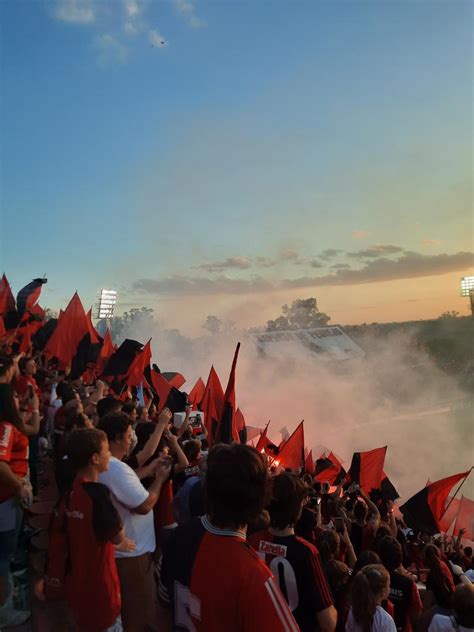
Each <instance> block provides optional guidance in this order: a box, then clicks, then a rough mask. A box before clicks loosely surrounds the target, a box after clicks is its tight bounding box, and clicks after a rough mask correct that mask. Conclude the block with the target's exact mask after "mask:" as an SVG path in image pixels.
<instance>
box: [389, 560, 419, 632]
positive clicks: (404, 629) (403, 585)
mask: <svg viewBox="0 0 474 632" xmlns="http://www.w3.org/2000/svg"><path fill="white" fill-rule="evenodd" d="M390 601H391V602H392V603H393V607H394V617H393V618H394V619H395V625H396V626H397V630H398V631H399V632H411V631H412V625H411V621H412V620H413V619H415V618H416V617H418V615H419V614H420V613H421V611H422V609H423V606H422V604H421V599H420V594H419V592H418V588H417V587H416V584H415V582H414V580H413V579H411V578H410V577H407V576H406V575H402V574H401V573H396V572H391V573H390Z"/></svg>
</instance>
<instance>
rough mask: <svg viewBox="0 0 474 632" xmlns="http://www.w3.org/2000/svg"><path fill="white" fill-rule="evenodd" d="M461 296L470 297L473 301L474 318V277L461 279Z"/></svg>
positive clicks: (472, 311)
mask: <svg viewBox="0 0 474 632" xmlns="http://www.w3.org/2000/svg"><path fill="white" fill-rule="evenodd" d="M461 296H469V298H470V299H471V314H472V317H473V318H474V276H465V277H463V278H462V279H461Z"/></svg>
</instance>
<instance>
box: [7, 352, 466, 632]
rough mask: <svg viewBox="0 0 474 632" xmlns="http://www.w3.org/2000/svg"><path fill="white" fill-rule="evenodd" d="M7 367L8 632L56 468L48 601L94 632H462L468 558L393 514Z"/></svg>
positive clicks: (16, 361)
mask: <svg viewBox="0 0 474 632" xmlns="http://www.w3.org/2000/svg"><path fill="white" fill-rule="evenodd" d="M191 411H192V407H191V406H188V407H187V408H186V411H185V412H186V416H185V420H184V423H183V424H182V425H181V426H180V427H179V428H177V427H175V425H174V424H173V416H172V414H171V412H170V410H168V409H167V408H164V409H163V410H161V411H160V412H159V413H158V411H157V408H156V406H155V405H154V404H153V403H150V404H149V406H144V405H140V404H139V402H138V399H137V397H134V396H133V394H132V393H130V394H129V396H126V397H125V398H124V397H122V398H118V397H116V396H115V395H113V394H110V393H109V388H108V385H107V384H106V383H105V382H103V381H100V380H96V381H95V383H94V385H93V386H87V387H86V386H84V385H83V383H82V381H81V380H76V381H72V380H70V379H69V378H68V375H67V372H57V371H55V372H51V371H49V370H47V368H45V367H42V366H41V361H40V359H39V358H32V357H27V356H23V357H18V356H17V357H14V356H13V355H6V354H4V355H0V494H1V498H0V629H3V628H4V626H7V625H17V624H21V623H22V622H24V621H25V620H26V619H27V618H28V616H29V612H26V611H20V610H18V609H15V607H14V605H13V583H14V582H13V578H12V574H11V560H12V557H13V555H14V553H15V550H16V547H17V542H18V537H19V534H20V532H21V530H22V529H24V528H25V526H24V520H23V518H24V514H25V512H27V511H28V508H29V507H30V505H31V503H32V502H33V501H34V497H35V496H36V495H37V493H38V484H39V480H38V479H39V466H40V467H41V466H42V465H43V464H44V463H45V462H46V461H47V460H49V459H51V460H52V462H53V464H54V478H55V482H56V485H57V489H58V502H57V503H56V506H55V510H54V513H53V516H52V520H51V525H50V528H49V548H48V560H47V564H46V569H45V574H44V580H43V583H42V587H39V588H38V590H37V592H38V596H39V597H40V598H42V599H45V600H46V601H47V602H52V603H58V602H63V603H65V604H67V607H68V608H69V611H70V614H71V623H70V624H68V627H67V630H74V629H77V630H79V631H81V632H104V631H106V630H107V631H114V632H118V631H120V630H125V632H146V631H148V632H153V631H157V632H161V631H163V632H165V631H170V630H186V631H190V632H191V631H194V630H199V631H204V632H232V631H236V632H237V631H239V632H240V631H242V632H243V631H249V632H251V631H255V632H257V631H258V632H266V631H269V632H270V631H271V632H279V631H282V632H283V631H285V632H292V631H297V630H301V631H302V632H310V631H311V632H313V631H315V630H320V631H321V632H334V631H335V630H337V631H338V632H339V631H340V632H342V631H343V630H347V631H348V632H370V631H373V632H382V631H384V632H385V631H386V632H395V630H398V631H399V632H412V631H413V632H422V631H426V630H427V631H429V632H445V631H446V632H448V631H449V632H451V631H459V632H466V631H467V630H473V629H474V587H473V584H472V581H473V579H474V571H473V569H474V565H473V555H472V549H471V548H468V547H465V548H463V547H462V535H463V534H462V533H460V535H459V537H457V538H449V537H446V536H442V535H440V536H437V537H429V536H426V535H425V534H423V533H414V532H413V531H412V530H410V529H408V528H407V527H406V525H405V524H404V523H403V521H402V520H401V519H398V518H395V514H394V511H393V503H392V502H391V501H389V500H387V499H385V498H383V497H380V498H379V499H378V501H377V502H374V501H373V500H372V499H371V498H370V497H369V496H368V495H367V494H365V493H364V491H362V490H361V489H360V488H359V487H358V486H357V485H354V484H350V485H349V484H348V483H345V482H344V481H342V482H341V483H340V484H339V485H338V486H337V488H336V489H331V488H330V487H329V485H328V484H324V483H323V484H321V483H319V482H315V481H314V479H313V478H312V477H311V476H308V475H307V474H304V473H303V472H290V471H279V470H278V469H275V468H274V467H272V466H271V463H270V462H269V460H268V458H267V457H266V456H265V455H264V454H261V453H260V452H258V451H257V450H256V449H255V448H253V447H251V446H249V445H241V444H238V443H233V444H232V445H223V444H217V445H213V446H212V448H211V449H209V442H208V440H209V437H208V436H207V431H206V428H205V427H204V425H202V424H199V423H197V424H194V425H193V424H192V423H191V422H190V416H191Z"/></svg>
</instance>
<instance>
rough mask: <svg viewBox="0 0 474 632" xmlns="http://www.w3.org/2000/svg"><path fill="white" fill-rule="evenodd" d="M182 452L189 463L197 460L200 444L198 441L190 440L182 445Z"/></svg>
mask: <svg viewBox="0 0 474 632" xmlns="http://www.w3.org/2000/svg"><path fill="white" fill-rule="evenodd" d="M183 452H184V454H185V455H186V457H187V459H188V461H189V462H191V461H194V460H195V459H197V458H198V456H199V453H200V452H201V442H200V441H198V439H190V440H189V441H186V443H184V445H183Z"/></svg>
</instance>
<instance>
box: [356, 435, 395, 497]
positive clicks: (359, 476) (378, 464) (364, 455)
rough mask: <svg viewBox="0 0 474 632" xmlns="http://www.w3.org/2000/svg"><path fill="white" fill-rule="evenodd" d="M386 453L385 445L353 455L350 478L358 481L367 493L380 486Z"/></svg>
mask: <svg viewBox="0 0 474 632" xmlns="http://www.w3.org/2000/svg"><path fill="white" fill-rule="evenodd" d="M386 453H387V446H384V447H383V448H375V450H368V451H367V452H354V455H353V456H352V463H351V467H350V470H349V477H350V480H351V482H352V483H358V484H359V486H360V488H361V489H363V490H364V492H365V493H366V494H369V493H370V492H371V491H372V489H379V487H380V483H381V482H382V477H383V476H382V474H383V464H384V461H385V454H386Z"/></svg>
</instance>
